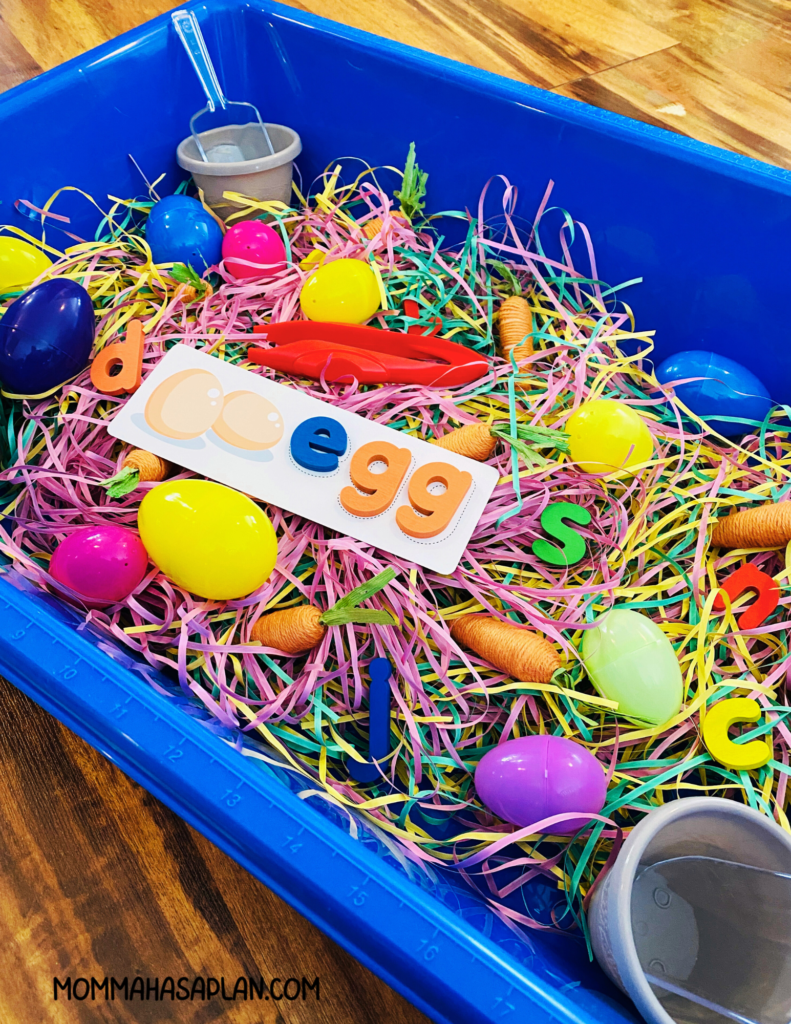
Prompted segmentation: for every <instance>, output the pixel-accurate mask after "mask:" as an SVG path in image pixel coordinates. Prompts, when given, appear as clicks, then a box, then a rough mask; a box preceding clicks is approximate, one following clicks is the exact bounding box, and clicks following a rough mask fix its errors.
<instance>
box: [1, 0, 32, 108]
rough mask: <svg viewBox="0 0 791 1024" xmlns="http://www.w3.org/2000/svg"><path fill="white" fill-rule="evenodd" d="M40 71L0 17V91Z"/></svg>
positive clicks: (24, 80)
mask: <svg viewBox="0 0 791 1024" xmlns="http://www.w3.org/2000/svg"><path fill="white" fill-rule="evenodd" d="M40 71H41V68H40V66H39V65H38V64H37V63H36V61H35V60H34V59H33V58H32V57H31V56H30V54H29V53H28V52H27V50H26V49H25V48H24V46H23V45H22V44H21V43H20V42H19V40H18V39H17V37H16V36H15V35H14V33H13V32H12V31H11V29H10V28H9V26H8V25H7V24H6V22H5V21H4V19H3V18H2V17H0V92H3V91H4V90H6V89H10V88H11V87H12V86H14V85H19V83H20V82H26V81H27V80H28V78H32V77H33V76H34V75H37V74H38V73H39V72H40Z"/></svg>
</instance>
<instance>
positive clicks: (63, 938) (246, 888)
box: [0, 680, 427, 1024]
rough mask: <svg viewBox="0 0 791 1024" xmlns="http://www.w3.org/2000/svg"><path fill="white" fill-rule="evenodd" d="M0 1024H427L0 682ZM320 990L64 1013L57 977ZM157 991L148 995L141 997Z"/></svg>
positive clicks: (69, 1005) (78, 1006)
mask: <svg viewBox="0 0 791 1024" xmlns="http://www.w3.org/2000/svg"><path fill="white" fill-rule="evenodd" d="M0 709H1V713H2V722H3V728H2V729H0V765H2V771H0V906H2V908H3V910H2V914H0V976H2V978H3V982H2V984H0V1020H1V1021H4V1022H6V1021H7V1022H9V1024H11V1022H19V1024H22V1022H28V1021H36V1022H37V1024H38V1022H42V1024H43V1022H52V1024H96V1022H97V1021H100V1020H102V1021H104V1020H107V1021H110V1020H112V1021H113V1022H118V1024H140V1022H142V1021H150V1022H158V1021H162V1022H165V1021H167V1022H174V1024H182V1022H191V1024H203V1022H208V1021H210V1020H217V1019H220V1018H222V1020H223V1021H224V1022H225V1021H227V1022H228V1024H284V1022H285V1021H288V1024H379V1022H381V1021H387V1022H388V1024H427V1021H426V1018H425V1017H424V1016H423V1015H422V1014H421V1013H419V1012H418V1011H417V1010H415V1009H414V1008H413V1007H411V1006H410V1005H409V1004H408V1003H407V1002H406V1001H405V1000H404V999H402V998H401V997H400V996H398V995H396V994H395V993H394V992H393V991H391V990H390V989H389V988H388V987H387V986H386V985H385V984H384V983H383V982H381V981H379V979H378V978H376V977H375V976H374V975H372V974H371V973H370V972H369V971H368V970H366V969H365V968H364V967H362V966H361V965H360V964H358V963H357V962H356V961H355V960H354V959H353V958H352V957H350V956H349V955H348V954H347V953H345V952H344V951H343V950H342V949H340V947H338V946H336V945H335V943H334V942H332V941H331V940H330V939H328V938H327V937H326V936H324V935H323V934H322V933H321V932H319V931H318V929H316V928H314V927H313V925H311V924H310V923H309V922H308V921H306V920H305V919H304V918H303V917H301V916H300V915H299V914H298V913H297V912H296V911H294V910H292V909H291V908H290V907H289V906H288V905H287V904H285V903H284V902H283V901H282V900H280V899H279V898H278V897H277V896H275V895H274V894H273V893H272V892H270V891H269V890H268V889H267V888H266V887H265V886H263V885H261V884H260V883H259V882H257V881H255V879H253V878H252V877H251V876H250V875H249V874H248V873H247V872H246V871H245V870H244V869H243V868H241V867H239V866H238V865H237V864H236V863H234V861H232V860H231V859H230V858H229V857H227V856H226V855H225V854H224V853H222V852H221V851H220V850H218V849H217V848H216V847H215V846H213V845H212V844H211V843H209V842H208V841H207V840H206V839H204V838H203V837H202V836H201V835H200V834H199V833H197V832H195V831H194V830H193V829H191V828H190V827H189V826H188V825H186V824H185V823H184V822H183V821H182V820H181V819H180V818H178V817H177V816H176V815H175V814H173V813H172V812H171V811H169V810H168V809H167V808H166V807H165V806H164V805H163V804H161V803H160V802H159V801H158V800H156V799H155V798H154V797H152V796H150V795H149V794H148V793H146V792H145V790H143V789H142V788H141V787H140V786H138V785H136V784H135V783H134V782H132V781H131V780H129V779H128V778H127V777H126V776H125V775H123V774H122V773H121V772H120V771H119V770H118V769H117V768H115V767H114V766H113V765H111V764H110V763H109V762H108V761H106V760H105V759H104V758H103V757H102V756H101V755H100V754H98V753H97V752H96V751H95V750H93V749H92V748H91V747H89V746H88V745H87V744H86V743H84V742H83V741H82V740H80V739H78V738H77V737H76V736H75V735H74V734H73V733H71V732H69V730H68V729H66V728H65V727H63V726H61V725H60V724H59V723H58V722H56V721H55V719H53V718H51V717H50V716H49V715H48V714H47V713H46V712H44V711H42V710H41V709H40V708H39V707H37V706H36V705H35V704H33V702H32V701H30V700H28V698H27V697H25V696H24V695H23V694H21V693H20V692H19V691H17V690H15V689H14V687H12V686H11V685H10V684H9V683H7V682H5V681H4V680H0ZM259 974H260V975H263V976H264V977H265V978H266V979H267V980H269V979H271V978H273V977H280V978H281V979H284V980H285V979H287V978H290V977H297V978H300V979H301V978H302V977H303V976H304V977H306V978H308V980H309V981H310V982H312V981H313V979H314V978H315V977H316V976H318V977H319V978H320V999H319V1001H315V1000H314V999H313V998H312V997H311V996H310V994H309V993H308V998H307V999H306V1000H305V1001H304V1002H303V1001H302V999H301V998H300V999H299V1000H295V1001H294V1002H288V1003H286V1002H285V1001H283V1002H278V1003H275V1002H273V1001H272V1000H269V1001H265V1002H258V1001H255V1002H249V1001H247V1002H242V1001H241V1000H240V1001H238V1002H224V1001H222V999H220V998H217V997H215V998H214V999H213V1000H211V1001H206V1002H202V1001H200V1000H196V1001H195V1002H190V1001H189V1000H187V1001H175V1002H172V1001H171V1000H170V999H166V1000H165V1001H164V1002H161V1001H159V1002H156V1001H154V1000H150V1001H148V1002H141V1001H139V1000H138V999H135V1000H134V1001H129V1002H125V1001H123V1000H122V999H120V998H116V1000H115V1002H114V1003H113V1004H112V1005H109V1004H107V1003H106V1001H105V999H104V996H103V995H102V994H101V993H98V995H97V1000H96V1001H95V1002H92V1001H91V999H90V997H89V998H88V999H87V1000H86V1001H85V1002H80V1001H76V1000H72V1001H70V1002H69V1001H68V1000H64V998H63V995H62V994H61V995H59V999H58V1001H57V1002H55V1001H54V999H53V978H54V977H55V976H57V977H59V978H60V979H65V978H66V977H67V976H71V977H72V978H78V977H83V978H88V979H90V978H91V976H93V977H94V978H96V979H97V980H99V981H101V980H102V979H103V978H105V977H115V978H117V979H118V980H119V981H120V980H121V979H123V978H124V977H128V978H129V979H130V985H131V983H132V981H133V980H134V977H135V976H136V975H140V976H141V977H143V978H151V979H152V983H153V979H154V978H157V977H158V978H159V979H160V982H162V981H164V979H165V978H166V977H168V976H170V977H173V978H174V979H178V978H179V977H184V976H186V977H189V978H190V983H191V981H192V978H193V977H194V976H197V975H202V976H203V977H206V976H211V977H214V978H218V979H219V978H221V977H225V979H226V984H227V983H228V981H230V979H234V980H235V979H236V978H238V977H240V976H249V975H253V976H254V977H257V976H258V975H259ZM144 984H145V983H144Z"/></svg>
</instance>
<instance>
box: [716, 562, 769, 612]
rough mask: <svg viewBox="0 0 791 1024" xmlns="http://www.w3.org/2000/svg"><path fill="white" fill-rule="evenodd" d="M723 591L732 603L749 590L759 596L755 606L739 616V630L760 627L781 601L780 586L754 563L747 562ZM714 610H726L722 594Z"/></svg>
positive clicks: (733, 575) (719, 595) (732, 576)
mask: <svg viewBox="0 0 791 1024" xmlns="http://www.w3.org/2000/svg"><path fill="white" fill-rule="evenodd" d="M721 589H722V590H724V591H725V593H726V594H727V595H728V597H729V598H730V599H731V601H732V602H733V601H735V600H736V598H737V597H740V596H741V595H742V594H743V593H744V592H745V591H747V590H754V591H755V592H756V593H757V595H758V597H757V599H756V600H755V601H754V602H753V604H751V605H750V607H749V608H747V609H745V611H743V612H742V614H741V615H740V616H739V629H755V628H756V626H760V625H761V623H762V622H764V621H765V620H766V619H768V618H769V616H770V615H771V614H772V612H773V611H774V610H775V608H776V607H777V602H778V601H779V600H780V588H779V587H778V585H777V584H776V583H775V581H774V580H773V579H772V577H771V576H770V575H769V574H768V573H766V572H762V571H761V570H760V569H758V568H756V566H754V565H753V564H752V562H746V563H745V564H744V565H743V566H741V568H739V569H737V570H736V572H732V573H731V574H730V576H728V577H727V578H726V579H725V581H724V582H723V584H722V588H721ZM714 610H715V611H717V612H722V611H724V610H725V601H724V599H723V597H722V594H717V596H716V597H715V598H714Z"/></svg>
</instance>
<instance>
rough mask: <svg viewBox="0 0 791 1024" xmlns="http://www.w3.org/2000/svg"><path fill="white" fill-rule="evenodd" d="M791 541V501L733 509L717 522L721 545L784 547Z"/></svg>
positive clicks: (714, 537) (716, 539)
mask: <svg viewBox="0 0 791 1024" xmlns="http://www.w3.org/2000/svg"><path fill="white" fill-rule="evenodd" d="M790 540H791V501H780V502H772V503H771V504H769V503H767V504H766V505H759V506H758V508H748V509H744V511H742V512H732V513H731V514H730V515H729V516H725V518H724V519H719V520H718V521H717V522H716V523H715V524H714V530H713V531H712V534H711V543H712V545H713V547H717V548H784V547H785V546H786V544H788V542H789V541H790Z"/></svg>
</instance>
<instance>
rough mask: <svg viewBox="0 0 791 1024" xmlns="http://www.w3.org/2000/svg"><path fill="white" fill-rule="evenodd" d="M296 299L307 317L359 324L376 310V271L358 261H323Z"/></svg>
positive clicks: (309, 318)
mask: <svg viewBox="0 0 791 1024" xmlns="http://www.w3.org/2000/svg"><path fill="white" fill-rule="evenodd" d="M299 302H300V305H301V306H302V312H303V313H304V314H305V316H306V317H307V318H308V320H321V321H324V322H327V321H330V322H333V323H340V324H361V323H363V321H365V320H368V319H370V318H371V317H372V316H373V315H374V313H375V312H376V311H377V309H379V302H380V295H379V285H378V282H377V280H376V274H374V272H373V270H371V268H370V266H369V265H368V264H367V263H363V261H362V260H346V259H343V260H333V261H332V263H323V264H322V265H321V266H320V267H319V268H318V269H317V270H315V271H314V272H313V273H312V274H311V275H310V277H309V278H308V279H307V281H306V282H305V283H304V284H303V286H302V291H301V292H300V294H299Z"/></svg>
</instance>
